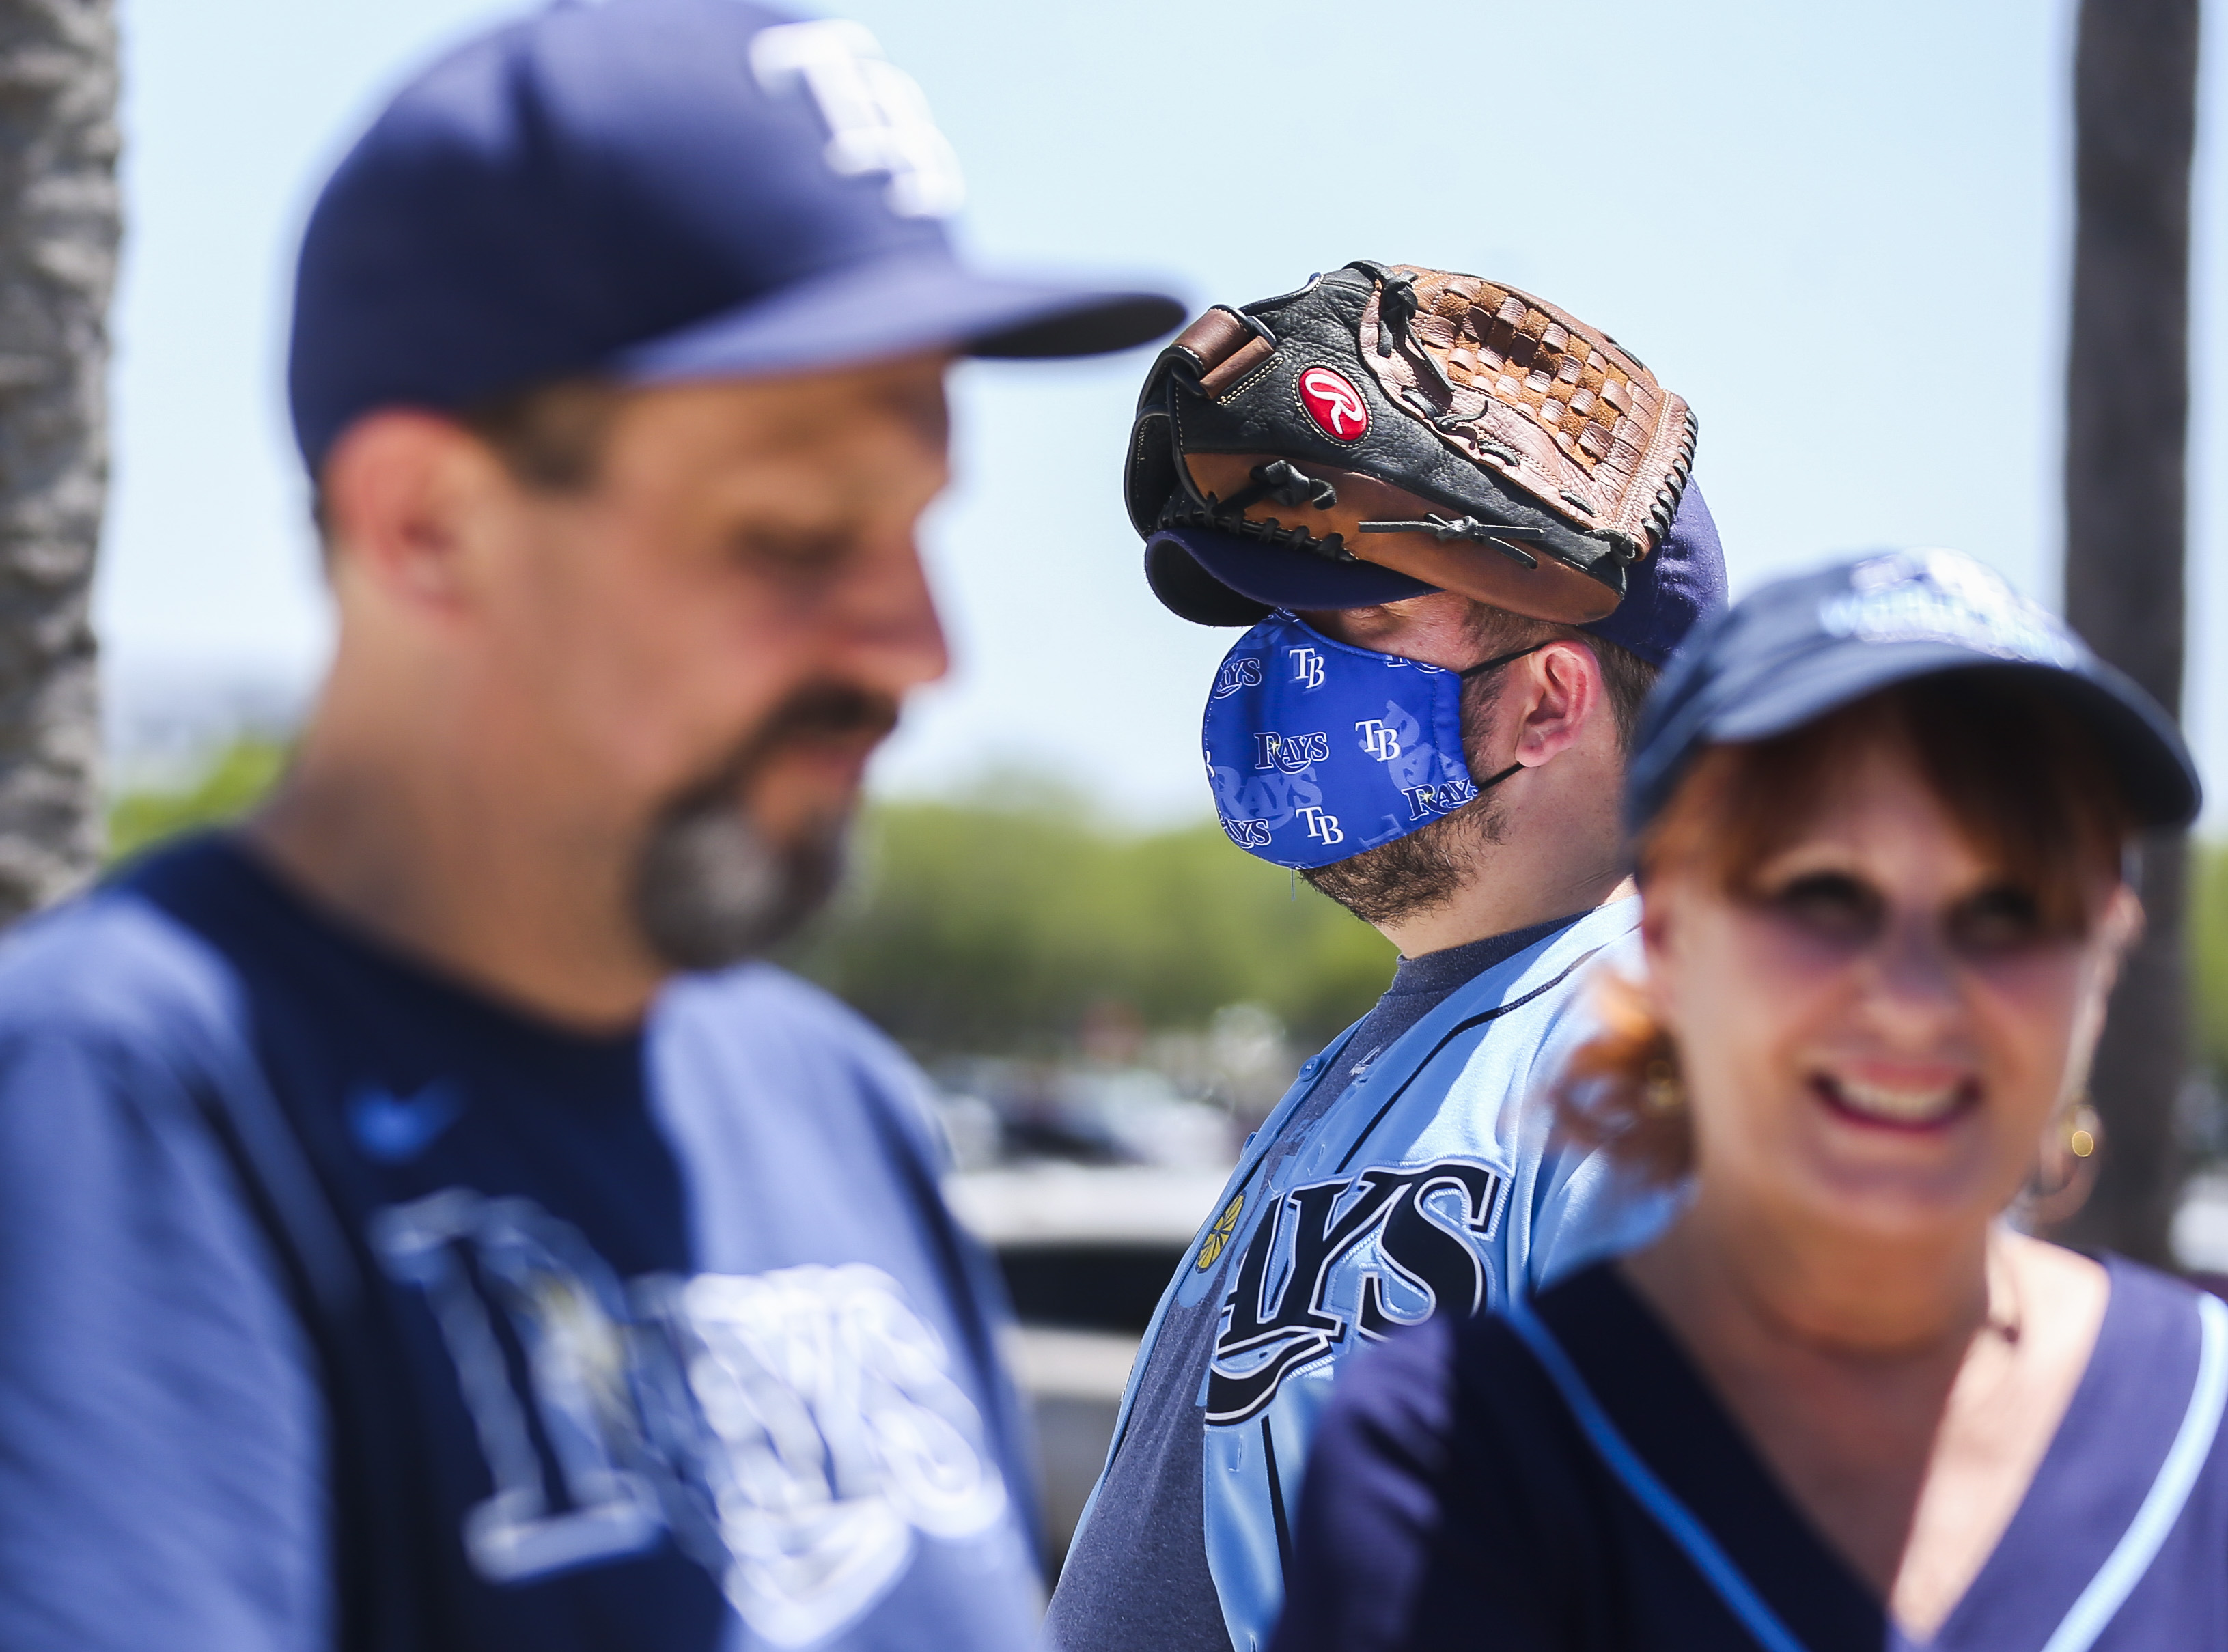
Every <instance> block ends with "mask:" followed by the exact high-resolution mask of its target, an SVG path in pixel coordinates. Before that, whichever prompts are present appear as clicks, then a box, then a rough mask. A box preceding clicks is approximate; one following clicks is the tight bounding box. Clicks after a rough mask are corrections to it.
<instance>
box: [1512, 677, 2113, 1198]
mask: <svg viewBox="0 0 2228 1652" xmlns="http://www.w3.org/2000/svg"><path fill="white" fill-rule="evenodd" d="M1821 817H1831V818H1832V819H1834V820H1836V821H1839V822H1840V823H1842V828H1843V829H1847V828H1848V827H1850V826H1853V825H1857V824H1859V823H1861V824H1862V825H1863V826H1865V827H1868V828H1870V829H1873V830H1874V831H1876V832H1879V833H1883V834H1885V835H1886V836H1889V837H1890V838H1892V840H1893V841H1894V842H1896V844H1897V846H1898V847H1899V848H1903V849H1905V851H1907V852H1911V851H1916V854H1915V858H1917V859H1918V860H1919V861H1921V862H1922V863H1924V864H1925V865H1927V866H1928V867H1930V868H1937V867H1938V868H1943V869H1947V868H1950V867H1952V866H1956V868H1958V869H1959V870H1963V871H1969V872H1973V873H1975V874H1977V876H1976V882H1975V887H1973V888H1971V889H1970V890H1969V891H1965V892H1963V893H1962V895H1961V896H1960V897H1959V898H1957V899H1956V900H1955V901H1954V903H1953V904H1952V905H1951V906H1950V908H1949V909H1948V910H1947V911H1945V912H1943V913H1941V914H1939V918H1940V921H1941V925H1942V931H1943V940H1944V943H1945V944H1946V947H1947V949H1948V951H1950V953H1952V954H1954V955H1955V956H1956V957H1958V958H1959V959H1961V960H1962V961H1964V962H1965V963H1967V964H1969V966H1970V967H1972V968H1974V969H1976V970H1981V971H1982V972H1983V973H1984V974H1988V975H1990V976H1992V978H1993V977H1997V976H2009V977H2010V978H2014V979H2023V978H2024V973H2025V972H2024V971H2022V970H2021V969H2020V966H2022V965H2025V964H2030V963H2032V962H2033V961H2034V959H2035V958H2036V957H2039V956H2044V955H2049V956H2055V957H2061V958H2062V957H2064V956H2065V955H2066V949H2065V948H2063V947H2050V946H2047V945H2043V944H2039V943H2045V942H2049V941H2065V942H2078V941H2079V940H2081V939H2083V938H2086V937H2088V936H2090V933H2091V932H2092V931H2094V930H2097V928H2099V927H2100V925H2101V926H2102V927H2103V928H2104V929H2105V930H2106V931H2107V933H2105V934H2104V935H2103V936H2102V937H2101V938H2100V939H2101V941H2102V944H2103V946H2104V947H2105V948H2106V949H2107V950H2108V951H2111V950H2115V949H2116V947H2117V946H2118V945H2119V944H2120V943H2121V941H2122V938H2123V937H2124V933H2125V928H2126V924H2127V921H2128V919H2129V912H2128V906H2127V903H2126V902H2125V901H2124V900H2122V901H2121V902H2119V903H2117V904H2115V902H2114V899H2113V897H2114V895H2115V894H2116V892H2117V891H2118V887H2119V883H2120V876H2121V866H2120V846H2121V844H2122V842H2123V841H2124V840H2125V838H2126V836H2127V834H2128V814H2127V810H2126V807H2125V804H2123V803H2122V799H2121V797H2120V795H2119V791H2118V790H2117V788H2116V786H2115V785H2114V784H2113V783H2112V775H2111V770H2110V765H2109V764H2108V763H2107V761H2106V760H2105V757H2104V753H2103V751H2102V750H2101V749H2100V747H2099V746H2098V743H2097V739H2096V737H2095V735H2094V734H2093V733H2092V732H2091V731H2090V730H2088V729H2086V728H2084V727H2081V726H2079V725H2078V724H2074V725H2071V726H2069V725H2068V724H2067V721H2066V720H2065V718H2064V717H2063V716H2062V715H2060V714H2058V707H2056V706H2055V705H2054V704H2053V703H2052V701H2050V700H2049V699H2047V698H2046V696H2045V695H2043V694H2042V693H2041V692H2040V691H2039V690H2037V689H2036V688H2034V687H2033V685H2032V684H2026V683H2019V682H2013V683H2008V684H2007V683H2005V682H2001V681H2000V680H1999V679H1997V678H1996V677H1994V676H1992V675H1991V674H1988V673H1986V672H1974V673H1965V672H1950V673H1945V674H1943V675H1942V676H1932V677H1926V678H1922V679H1920V680H1918V681H1917V682H1906V683H1902V684H1898V685H1897V686H1896V687H1893V688H1887V689H1884V690H1882V691H1880V692H1879V693H1878V694H1874V695H1869V696H1867V697H1866V698H1865V699H1863V700H1860V701H1856V702H1855V703H1854V704H1853V705H1849V706H1847V707H1844V708H1841V709H1840V710H1838V711H1835V712H1832V713H1829V714H1827V715H1826V716H1824V717H1821V718H1820V719H1819V720H1817V721H1815V722H1814V723H1810V724H1807V725H1805V726H1804V727H1801V728H1798V729H1796V730H1793V731H1791V732H1789V733H1784V734H1781V735H1779V736H1777V737H1776V738H1773V739H1770V740H1756V741H1751V742H1746V743H1743V744H1739V745H1727V746H1713V747H1712V748H1711V749H1710V750H1708V751H1706V752H1704V753H1702V754H1701V756H1700V758H1699V759H1697V760H1696V761H1695V764H1694V766H1693V770H1692V772H1690V773H1689V774H1688V776H1687V778H1686V779H1685V780H1684V781H1683V782H1681V784H1680V787H1679V789H1678V791H1677V792H1676V793H1675V794H1674V796H1673V797H1672V799H1671V801H1670V803H1669V804H1668V806H1667V807H1666V808H1665V809H1664V810H1663V812H1662V813H1661V815H1659V816H1657V817H1656V819H1655V823H1653V824H1652V825H1651V826H1650V827H1649V830H1648V832H1647V835H1646V836H1645V837H1644V838H1643V839H1642V841H1641V842H1640V843H1639V844H1638V846H1637V848H1636V861H1637V863H1638V866H1639V868H1640V873H1641V876H1642V880H1643V881H1644V882H1645V883H1646V884H1647V885H1649V887H1650V888H1651V889H1653V890H1654V891H1655V895H1656V900H1655V906H1656V908H1657V909H1658V911H1659V912H1663V911H1665V910H1667V909H1668V907H1669V906H1670V905H1671V904H1672V903H1673V902H1674V901H1675V900H1678V899H1679V898H1680V896H1679V895H1678V894H1677V893H1674V890H1677V891H1681V892H1683V891H1688V890H1693V889H1699V890H1700V891H1702V892H1703V893H1705V894H1706V896H1708V897H1712V898H1722V899H1723V900H1724V901H1725V903H1726V910H1727V911H1728V912H1734V913H1738V914H1740V915H1742V916H1743V917H1744V918H1745V919H1748V920H1750V921H1748V922H1747V923H1745V924H1744V925H1741V928H1742V929H1743V931H1744V932H1745V938H1746V939H1747V940H1748V941H1749V942H1750V943H1751V945H1750V946H1749V947H1747V948H1745V949H1744V950H1745V951H1753V952H1754V953H1756V954H1757V956H1758V959H1759V961H1761V962H1764V968H1763V970H1762V975H1763V977H1764V980H1763V984H1762V990H1763V991H1764V993H1765V994H1766V995H1768V996H1766V997H1765V998H1764V1000H1762V1001H1760V1002H1759V1003H1758V1008H1759V1009H1760V1011H1761V1013H1762V1014H1763V1015H1764V1016H1765V1017H1766V1018H1768V1019H1775V1020H1776V1019H1781V1018H1783V1017H1784V1015H1785V995H1786V994H1787V993H1788V992H1789V991H1792V990H1797V989H1799V986H1798V983H1800V982H1802V981H1803V980H1805V979H1809V978H1815V977H1818V976H1823V975H1831V974H1834V973H1837V972H1838V973H1843V974H1845V973H1846V971H1847V970H1849V969H1851V968H1853V967H1856V966H1859V965H1860V964H1863V963H1864V962H1865V961H1866V959H1867V958H1868V957H1870V956H1871V954H1872V953H1873V951H1875V950H1876V949H1877V948H1878V947H1879V946H1880V945H1881V944H1885V943H1886V942H1888V941H1889V940H1890V939H1891V933H1890V932H1891V930H1892V926H1893V925H1894V923H1895V921H1896V919H1897V913H1896V912H1894V911H1893V910H1892V906H1891V902H1890V898H1889V897H1888V895H1887V894H1886V893H1885V892H1884V891H1882V890H1881V889H1880V888H1879V887H1875V885H1874V884H1873V881H1872V880H1871V879H1870V877H1869V876H1868V875H1867V871H1866V868H1864V867H1863V866H1861V865H1860V864H1856V863H1853V861H1852V860H1851V858H1850V857H1851V856H1852V855H1853V854H1854V853H1856V852H1857V846H1856V845H1855V844H1853V843H1852V842H1847V841H1844V840H1843V839H1842V837H1841V834H1840V833H1839V832H1837V831H1836V830H1835V829H1833V828H1831V827H1828V829H1825V830H1824V831H1822V832H1821V829H1820V826H1821ZM1914 834H1916V835H1917V841H1916V842H1914V841H1913V835H1914ZM1922 845H1923V847H1922ZM1868 847H1870V848H1874V849H1877V848H1879V847H1880V845H1879V844H1877V843H1873V844H1870V845H1868ZM2108 909H2109V910H2108ZM1713 987H1714V988H1715V989H1717V991H1718V993H1719V1002H1732V1001H1733V1000H1734V999H1735V998H1736V997H1737V996H1738V995H1736V994H1734V993H1733V992H1732V990H1731V989H1730V983H1729V981H1728V979H1727V978H1726V977H1724V976H1714V977H1713ZM1604 994H1605V996H1608V997H1609V998H1610V1001H1611V1002H1610V1008H1611V1010H1612V1012H1613V1013H1612V1015H1611V1016H1610V1025H1611V1028H1612V1029H1613V1030H1612V1031H1611V1033H1610V1034H1609V1035H1608V1036H1606V1037H1604V1038H1602V1039H1599V1040H1597V1041H1595V1042H1594V1043H1593V1044H1592V1045H1591V1046H1589V1047H1587V1048H1586V1049H1585V1050H1584V1051H1583V1052H1581V1053H1580V1054H1579V1055H1578V1058H1577V1059H1576V1060H1574V1061H1573V1062H1572V1066H1571V1068H1570V1071H1569V1072H1568V1073H1567V1074H1566V1075H1565V1080H1566V1081H1565V1085H1564V1086H1563V1088H1562V1090H1561V1092H1560V1093H1559V1096H1558V1098H1557V1100H1558V1105H1559V1111H1560V1113H1561V1120H1562V1124H1563V1126H1564V1128H1565V1130H1567V1131H1568V1132H1569V1133H1570V1134H1571V1135H1572V1136H1573V1137H1577V1138H1578V1139H1580V1140H1584V1141H1588V1142H1594V1143H1615V1144H1616V1150H1617V1153H1618V1155H1619V1156H1621V1157H1623V1159H1624V1160H1625V1161H1626V1162H1628V1163H1630V1164H1632V1165H1633V1166H1634V1167H1635V1168H1636V1169H1640V1170H1642V1173H1643V1174H1646V1175H1650V1176H1653V1177H1655V1178H1658V1179H1663V1180H1668V1179H1671V1178H1673V1177H1675V1176H1678V1175H1685V1174H1686V1173H1687V1171H1688V1170H1689V1169H1691V1168H1692V1164H1693V1145H1694V1124H1693V1119H1692V1117H1690V1115H1689V1113H1688V1111H1687V1109H1685V1108H1684V1107H1681V1106H1677V1105H1666V1103H1667V1102H1668V1101H1669V1100H1671V1099H1672V1098H1674V1097H1675V1095H1676V1093H1677V1092H1676V1091H1675V1090H1674V1089H1673V1088H1669V1087H1667V1086H1670V1085H1675V1084H1676V1083H1677V1082H1678V1073H1677V1063H1678V1052H1677V1049H1676V1047H1675V1046H1674V1041H1673V1040H1672V1037H1671V1034H1670V1031H1669V1029H1668V1028H1667V1027H1666V1026H1665V1025H1664V1024H1663V1023H1662V1021H1660V1020H1659V1019H1658V1018H1657V1017H1656V1015H1655V1013H1654V1012H1653V1010H1652V1009H1651V1008H1649V1005H1648V1004H1647V1003H1646V1002H1645V1001H1644V998H1643V996H1642V995H1641V994H1640V993H1639V992H1638V990H1637V989H1636V988H1635V987H1632V986H1630V985H1626V986H1624V987H1623V988H1622V989H1620V987H1619V985H1618V984H1617V983H1608V984H1607V985H1605V987H1604ZM1810 1081H1811V1082H1813V1083H1815V1084H1816V1085H1819V1086H1821V1093H1822V1094H1823V1095H1824V1096H1825V1097H1826V1098H1828V1100H1829V1102H1830V1103H1831V1105H1834V1106H1835V1107H1836V1108H1838V1109H1842V1110H1849V1109H1855V1110H1857V1111H1861V1112H1863V1113H1865V1114H1866V1116H1867V1117H1870V1118H1871V1119H1872V1120H1873V1122H1875V1123H1887V1122H1899V1123H1902V1124H1920V1123H1925V1122H1931V1115H1932V1111H1933V1107H1934V1104H1936V1103H1937V1102H1938V1103H1940V1104H1941V1105H1943V1106H1949V1105H1953V1104H1954V1103H1956V1101H1957V1100H1959V1099H1960V1098H1966V1097H1967V1092H1966V1090H1965V1088H1964V1087H1963V1086H1956V1087H1954V1088H1953V1089H1951V1090H1950V1091H1947V1092H1939V1093H1937V1091H1935V1090H1931V1089H1924V1088H1922V1089H1920V1090H1913V1089H1912V1088H1911V1087H1910V1086H1908V1085H1901V1086H1898V1085H1894V1084H1890V1083H1884V1082H1882V1081H1881V1079H1880V1076H1879V1074H1878V1073H1870V1074H1869V1076H1866V1075H1863V1074H1859V1073H1855V1072H1853V1071H1844V1072H1840V1073H1835V1074H1834V1075H1831V1076H1830V1077H1829V1076H1828V1075H1827V1074H1824V1073H1819V1074H1815V1075H1812V1078H1811V1080H1810ZM2059 1105H2061V1107H2064V1108H2070V1107H2071V1105H2073V1103H2072V1102H2071V1101H2070V1100H2065V1099H2063V1098H2060V1102H2059Z"/></svg>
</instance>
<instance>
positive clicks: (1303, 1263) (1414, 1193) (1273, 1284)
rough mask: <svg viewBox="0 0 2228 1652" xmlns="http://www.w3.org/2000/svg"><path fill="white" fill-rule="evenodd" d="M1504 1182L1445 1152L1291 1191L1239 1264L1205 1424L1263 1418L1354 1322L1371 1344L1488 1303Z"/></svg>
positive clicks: (1264, 1219)
mask: <svg viewBox="0 0 2228 1652" xmlns="http://www.w3.org/2000/svg"><path fill="white" fill-rule="evenodd" d="M1506 1187H1507V1182H1506V1180H1505V1179H1504V1177H1503V1176H1502V1175H1501V1172H1500V1171H1499V1170H1496V1169H1494V1168H1493V1167H1492V1166H1490V1165H1487V1164H1481V1163H1479V1162H1476V1161H1475V1160H1471V1159H1441V1160H1439V1161H1437V1162H1436V1163H1432V1164H1427V1165H1424V1166H1422V1167H1421V1168H1416V1167H1412V1166H1405V1165H1380V1166H1373V1167H1372V1168H1371V1169H1367V1170H1363V1171H1360V1172H1359V1173H1358V1174H1356V1175H1352V1176H1346V1177H1341V1178H1340V1179H1339V1180H1337V1181H1318V1182H1316V1183H1315V1184H1314V1185H1313V1186H1310V1187H1305V1188H1293V1189H1291V1190H1290V1192H1289V1193H1287V1194H1285V1195H1284V1198H1283V1199H1282V1200H1281V1201H1279V1202H1278V1203H1277V1205H1276V1206H1275V1207H1273V1208H1271V1209H1269V1210H1266V1211H1264V1213H1262V1216H1261V1219H1260V1220H1259V1221H1258V1223H1257V1224H1256V1225H1255V1226H1254V1230H1253V1238H1252V1242H1251V1243H1250V1244H1248V1245H1246V1247H1245V1256H1244V1258H1242V1259H1241V1260H1240V1261H1239V1265H1238V1277H1237V1279H1236V1282H1235V1283H1234V1284H1232V1286H1231V1288H1230V1293H1229V1297H1228V1298H1227V1300H1226V1303H1225V1305H1224V1319H1223V1323H1222V1326H1221V1329H1220V1333H1219V1335H1217V1336H1216V1339H1215V1344H1214V1358H1213V1363H1212V1364H1211V1365H1210V1366H1209V1367H1207V1422H1208V1423H1209V1424H1210V1425H1215V1426H1220V1427H1226V1426H1229V1425H1232V1424H1236V1423H1242V1422H1245V1420H1246V1419H1247V1418H1252V1417H1255V1416H1258V1414H1259V1413H1260V1412H1262V1411H1264V1410H1265V1409H1266V1408H1267V1407H1268V1405H1269V1404H1270V1403H1271V1401H1272V1400H1274V1399H1276V1397H1277V1389H1278V1388H1280V1387H1281V1386H1283V1385H1284V1380H1285V1379H1286V1378H1287V1377H1289V1376H1290V1375H1291V1374H1292V1373H1294V1372H1296V1371H1299V1370H1301V1369H1303V1367H1307V1366H1309V1365H1311V1364H1313V1363H1314V1362H1315V1361H1317V1360H1319V1359H1322V1357H1323V1356H1325V1355H1326V1354H1329V1353H1331V1351H1332V1350H1333V1349H1334V1348H1337V1347H1338V1346H1339V1345H1340V1344H1341V1342H1343V1341H1345V1340H1346V1336H1347V1332H1348V1328H1349V1327H1352V1328H1353V1329H1357V1330H1359V1331H1360V1334H1361V1335H1363V1336H1364V1337H1367V1338H1369V1339H1371V1340H1374V1339H1376V1338H1378V1337H1381V1336H1383V1335H1386V1333H1387V1332H1389V1331H1391V1330H1392V1329H1393V1328H1394V1327H1396V1326H1400V1325H1415V1324H1420V1323H1421V1322H1424V1321H1425V1320H1427V1319H1429V1318H1430V1317H1431V1316H1432V1315H1433V1314H1435V1313H1438V1312H1441V1311H1442V1310H1447V1311H1451V1312H1454V1313H1458V1314H1465V1315H1467V1314H1474V1313H1476V1312H1477V1311H1478V1310H1479V1309H1483V1308H1487V1307H1490V1306H1491V1305H1492V1303H1493V1302H1494V1301H1495V1298H1496V1297H1497V1296H1498V1294H1499V1287H1498V1284H1497V1283H1496V1282H1495V1277H1494V1272H1493V1268H1492V1265H1491V1264H1490V1263H1489V1261H1488V1260H1487V1259H1486V1257H1485V1253H1484V1251H1483V1248H1482V1247H1483V1242H1484V1241H1486V1240H1488V1239H1491V1238H1492V1237H1493V1233H1494V1230H1495V1228H1496V1227H1497V1226H1499V1224H1500V1218H1501V1195H1502V1193H1503V1191H1504V1189H1505V1188H1506Z"/></svg>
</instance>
